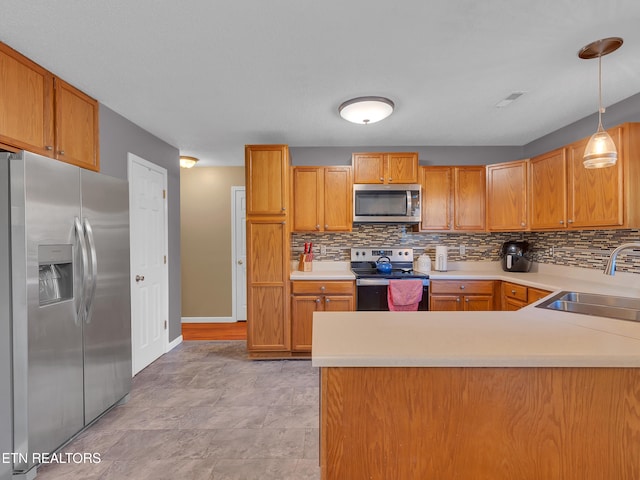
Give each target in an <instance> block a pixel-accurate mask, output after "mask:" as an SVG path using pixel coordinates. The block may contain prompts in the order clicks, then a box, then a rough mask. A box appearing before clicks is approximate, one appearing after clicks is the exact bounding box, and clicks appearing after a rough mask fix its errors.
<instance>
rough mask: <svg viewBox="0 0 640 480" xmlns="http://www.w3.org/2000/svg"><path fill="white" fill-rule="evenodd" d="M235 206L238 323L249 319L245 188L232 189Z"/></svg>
mask: <svg viewBox="0 0 640 480" xmlns="http://www.w3.org/2000/svg"><path fill="white" fill-rule="evenodd" d="M231 194H232V205H233V207H232V208H233V222H234V223H233V229H232V232H233V239H232V240H233V243H232V245H233V252H234V254H233V255H232V257H233V266H232V271H233V272H234V277H235V279H234V289H233V290H234V293H233V297H234V299H235V300H234V311H235V319H236V321H242V320H246V319H247V241H246V238H247V235H246V231H247V222H246V220H247V202H246V198H245V188H244V187H231Z"/></svg>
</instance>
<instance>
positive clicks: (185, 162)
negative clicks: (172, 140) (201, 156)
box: [180, 155, 198, 168]
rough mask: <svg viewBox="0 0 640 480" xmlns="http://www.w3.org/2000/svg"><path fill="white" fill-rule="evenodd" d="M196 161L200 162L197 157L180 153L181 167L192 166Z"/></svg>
mask: <svg viewBox="0 0 640 480" xmlns="http://www.w3.org/2000/svg"><path fill="white" fill-rule="evenodd" d="M196 163H198V159H197V158H196V157H187V156H186V155H180V167H182V168H192V167H193V166H194V165H195V164H196Z"/></svg>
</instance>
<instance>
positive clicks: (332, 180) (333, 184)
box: [323, 167, 353, 232]
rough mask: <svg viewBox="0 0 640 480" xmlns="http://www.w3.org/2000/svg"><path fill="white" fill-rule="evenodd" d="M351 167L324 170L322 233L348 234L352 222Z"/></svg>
mask: <svg viewBox="0 0 640 480" xmlns="http://www.w3.org/2000/svg"><path fill="white" fill-rule="evenodd" d="M352 205H353V182H352V181H351V167H326V168H325V169H324V208H323V213H324V225H323V228H324V231H326V232H350V231H351V228H352V222H353V206H352Z"/></svg>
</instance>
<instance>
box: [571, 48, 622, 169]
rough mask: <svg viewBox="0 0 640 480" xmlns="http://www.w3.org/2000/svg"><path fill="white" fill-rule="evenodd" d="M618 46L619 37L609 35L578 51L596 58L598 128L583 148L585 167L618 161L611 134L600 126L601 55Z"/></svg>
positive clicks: (605, 164)
mask: <svg viewBox="0 0 640 480" xmlns="http://www.w3.org/2000/svg"><path fill="white" fill-rule="evenodd" d="M620 46H622V39H621V38H620V37H609V38H603V39H601V40H596V41H595V42H591V43H590V44H589V45H586V46H585V47H583V48H582V49H581V50H580V51H579V52H578V56H579V57H580V58H582V59H585V60H589V59H591V58H597V59H598V129H597V130H596V133H594V134H593V135H592V136H591V138H590V139H589V143H587V146H586V148H585V149H584V156H583V159H582V163H583V165H584V166H585V168H603V167H612V166H614V165H615V164H616V162H617V161H618V151H617V150H616V145H615V143H613V139H612V138H611V136H610V135H609V134H608V133H607V132H605V131H604V128H602V114H603V113H604V107H603V106H602V57H603V56H605V55H608V54H610V53H611V52H615V51H616V50H617V49H618V48H620Z"/></svg>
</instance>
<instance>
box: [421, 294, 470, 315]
mask: <svg viewBox="0 0 640 480" xmlns="http://www.w3.org/2000/svg"><path fill="white" fill-rule="evenodd" d="M463 308H464V307H463V302H462V296H460V295H431V297H429V310H433V311H436V312H457V311H461V310H462V309H463Z"/></svg>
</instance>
